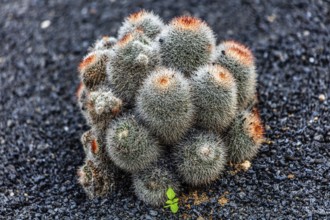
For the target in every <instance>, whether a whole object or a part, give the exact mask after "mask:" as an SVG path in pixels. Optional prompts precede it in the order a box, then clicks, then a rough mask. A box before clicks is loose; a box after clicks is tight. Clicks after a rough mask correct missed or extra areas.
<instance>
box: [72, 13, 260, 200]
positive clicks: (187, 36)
mask: <svg viewBox="0 0 330 220" xmlns="http://www.w3.org/2000/svg"><path fill="white" fill-rule="evenodd" d="M215 42H216V39H215V34H214V33H213V32H212V30H211V28H210V27H209V26H208V25H207V24H206V23H205V22H204V21H202V20H200V19H199V18H194V17H189V16H182V17H177V18H174V19H173V20H172V21H170V22H169V24H164V23H163V21H162V20H161V19H160V18H159V17H158V16H157V15H155V14H153V13H151V12H147V11H141V12H137V13H134V14H132V15H130V16H129V17H128V18H126V19H125V21H124V23H123V26H122V27H121V28H120V29H119V32H118V37H117V38H116V37H103V38H101V39H99V40H97V41H96V42H95V43H94V44H93V46H92V47H91V48H90V50H89V53H88V54H87V55H86V56H85V58H84V59H83V60H82V62H81V63H80V65H79V68H78V69H79V73H80V78H81V84H80V86H79V88H78V91H77V97H78V103H79V107H80V109H81V111H82V113H83V115H84V116H85V118H86V120H87V122H88V124H89V125H90V127H91V129H90V130H89V131H87V132H85V133H84V134H83V135H82V137H81V142H82V145H83V148H84V151H85V153H86V160H85V164H84V165H83V166H82V167H81V168H80V169H79V170H78V174H79V182H80V184H81V185H82V187H83V188H84V189H85V191H86V193H87V194H88V195H89V196H90V197H95V196H103V195H106V194H108V193H109V192H112V190H113V189H114V188H115V186H116V178H115V177H116V175H120V174H119V173H120V170H121V172H128V173H131V174H132V176H133V179H132V180H133V185H134V189H135V193H136V195H137V196H138V198H140V199H141V200H143V201H144V202H146V203H148V204H151V205H162V204H164V202H165V201H166V195H165V193H166V191H167V189H168V188H170V187H171V188H173V189H175V191H176V192H178V191H179V190H180V189H181V187H180V183H182V182H185V183H187V184H189V185H192V186H198V185H205V184H209V183H211V182H212V181H216V180H219V179H220V178H219V177H220V176H221V173H222V172H223V170H224V169H225V165H226V163H227V162H234V163H240V162H243V161H244V160H251V159H252V158H253V157H254V156H255V155H256V154H257V152H258V148H259V147H260V144H261V143H262V140H263V127H262V123H261V120H260V117H259V114H258V113H257V111H256V110H252V111H251V109H252V107H253V105H255V104H256V101H255V100H256V98H255V96H256V78H257V74H256V72H255V65H254V57H253V55H252V53H251V51H250V50H249V49H248V48H247V47H245V46H243V45H242V44H240V43H237V42H235V41H225V42H222V43H220V44H219V45H218V46H216V44H215ZM168 157H171V158H172V159H173V160H168V159H164V158H168ZM171 163H172V164H173V166H172V165H171Z"/></svg>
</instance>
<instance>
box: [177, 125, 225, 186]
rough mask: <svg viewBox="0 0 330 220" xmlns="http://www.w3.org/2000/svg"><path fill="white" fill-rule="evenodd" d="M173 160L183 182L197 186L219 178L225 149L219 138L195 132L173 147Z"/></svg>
mask: <svg viewBox="0 0 330 220" xmlns="http://www.w3.org/2000/svg"><path fill="white" fill-rule="evenodd" d="M173 158H174V161H175V164H176V166H177V171H178V173H179V174H180V176H181V177H182V178H183V180H184V181H185V182H186V183H188V184H190V185H193V186H198V185H202V184H208V183H210V182H212V181H214V180H216V179H217V178H218V177H219V175H220V174H221V172H222V171H223V169H224V166H225V163H226V148H225V146H224V143H223V141H222V140H221V139H220V137H219V136H217V135H215V134H213V133H210V132H205V131H203V132H200V131H195V132H193V133H192V134H191V135H189V139H187V140H184V141H183V142H182V143H180V144H179V145H177V146H175V147H174V153H173Z"/></svg>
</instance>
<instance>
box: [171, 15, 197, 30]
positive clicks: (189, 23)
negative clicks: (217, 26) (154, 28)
mask: <svg viewBox="0 0 330 220" xmlns="http://www.w3.org/2000/svg"><path fill="white" fill-rule="evenodd" d="M171 24H172V25H174V26H175V27H179V28H183V29H189V30H197V29H198V28H199V27H200V25H202V24H203V22H202V21H201V20H200V19H198V18H194V17H189V16H182V17H178V18H174V19H173V20H172V22H171Z"/></svg>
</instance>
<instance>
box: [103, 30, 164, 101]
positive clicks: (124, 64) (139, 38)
mask: <svg viewBox="0 0 330 220" xmlns="http://www.w3.org/2000/svg"><path fill="white" fill-rule="evenodd" d="M159 60H160V58H159V52H158V46H157V44H156V43H154V42H152V41H151V40H150V39H149V38H147V37H146V36H144V34H143V32H141V31H139V30H137V31H134V32H132V33H128V34H126V35H125V36H123V37H122V38H121V39H120V40H119V41H118V42H117V43H116V45H115V46H114V47H113V51H112V52H111V53H110V61H109V65H108V69H107V71H108V72H107V73H108V76H109V80H110V82H111V84H112V88H113V92H114V93H115V94H116V95H117V96H118V97H119V98H121V99H123V101H124V104H126V105H133V104H134V101H135V95H136V93H137V90H138V89H139V87H140V86H141V84H142V82H143V80H144V79H145V78H146V77H147V75H148V74H150V72H151V71H152V70H153V69H154V68H155V67H156V66H157V65H158V64H159V62H160V61H159Z"/></svg>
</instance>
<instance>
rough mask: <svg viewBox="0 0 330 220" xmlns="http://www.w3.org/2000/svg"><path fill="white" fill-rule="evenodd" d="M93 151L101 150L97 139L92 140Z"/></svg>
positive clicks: (95, 152)
mask: <svg viewBox="0 0 330 220" xmlns="http://www.w3.org/2000/svg"><path fill="white" fill-rule="evenodd" d="M91 151H92V153H93V154H97V152H98V151H99V146H98V144H97V142H96V139H94V140H92V143H91Z"/></svg>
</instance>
